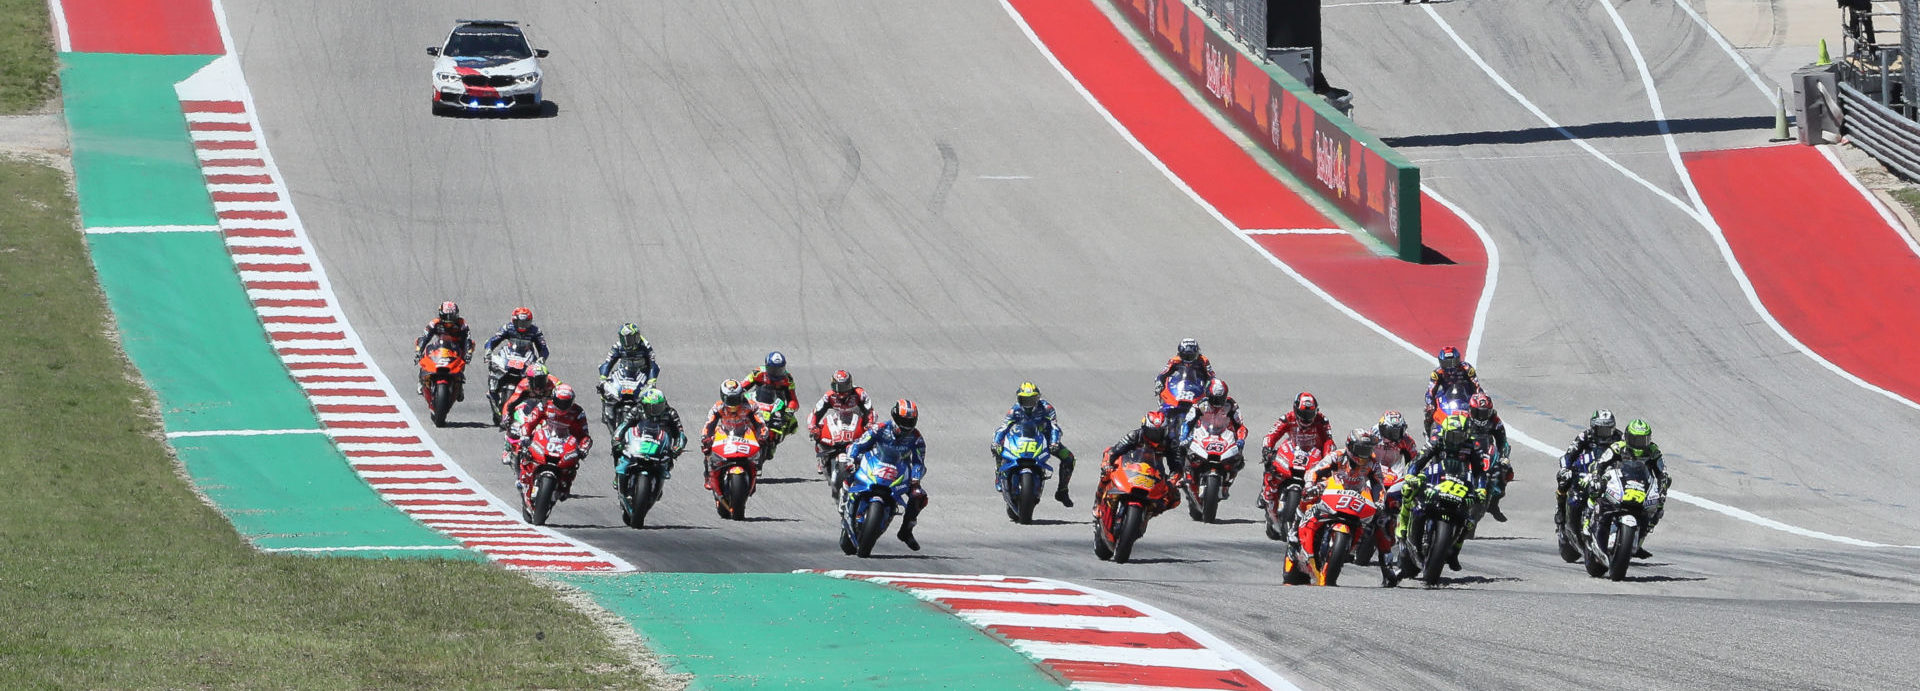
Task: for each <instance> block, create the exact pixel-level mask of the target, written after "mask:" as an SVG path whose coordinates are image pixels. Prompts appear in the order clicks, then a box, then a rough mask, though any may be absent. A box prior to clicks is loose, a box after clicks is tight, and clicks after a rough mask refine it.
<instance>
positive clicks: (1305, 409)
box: [1293, 391, 1320, 423]
mask: <svg viewBox="0 0 1920 691" xmlns="http://www.w3.org/2000/svg"><path fill="white" fill-rule="evenodd" d="M1319 414H1320V399H1317V398H1314V397H1313V394H1312V393H1311V392H1308V391H1302V392H1300V395H1299V396H1295V397H1294V399H1293V416H1294V418H1295V419H1297V420H1299V421H1300V422H1303V423H1304V422H1313V419H1314V417H1315V416H1318V415H1319Z"/></svg>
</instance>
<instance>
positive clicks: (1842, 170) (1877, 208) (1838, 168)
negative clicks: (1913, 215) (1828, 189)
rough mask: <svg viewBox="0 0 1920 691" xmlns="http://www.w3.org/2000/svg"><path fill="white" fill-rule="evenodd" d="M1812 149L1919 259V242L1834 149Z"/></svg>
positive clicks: (1827, 146)
mask: <svg viewBox="0 0 1920 691" xmlns="http://www.w3.org/2000/svg"><path fill="white" fill-rule="evenodd" d="M1814 148H1817V149H1819V150H1820V155H1822V156H1825V157H1826V158H1827V162H1828V163H1831V164H1833V171H1834V172H1836V173H1839V174H1840V179H1842V180H1846V181H1847V184H1849V185H1852V186H1853V191H1855V192H1858V193H1860V198H1861V199H1865V200H1866V201H1867V205H1868V206H1871V207H1873V210H1874V212H1875V213H1878V214H1880V220H1882V221H1885V222H1886V224H1887V230H1891V231H1893V236H1894V237H1897V238H1900V240H1901V241H1902V242H1905V243H1907V249H1909V250H1912V251H1913V254H1914V256H1917V257H1920V242H1916V241H1915V240H1914V239H1913V236H1912V235H1910V234H1908V233H1907V227H1906V226H1905V225H1902V224H1901V223H1900V219H1898V218H1895V217H1894V215H1893V211H1892V210H1890V209H1888V208H1887V206H1886V205H1885V204H1882V203H1880V198H1879V197H1876V196H1873V193H1872V192H1869V191H1867V187H1866V185H1862V184H1860V180H1859V179H1858V178H1855V177H1854V176H1853V171H1850V170H1847V165H1846V164H1845V163H1841V162H1840V157H1839V156H1838V155H1836V154H1834V148H1835V147H1834V146H1833V145H1830V144H1822V145H1820V146H1817V147H1814Z"/></svg>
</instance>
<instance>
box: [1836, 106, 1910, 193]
mask: <svg viewBox="0 0 1920 691" xmlns="http://www.w3.org/2000/svg"><path fill="white" fill-rule="evenodd" d="M1840 121H1841V126H1842V128H1844V129H1845V131H1846V134H1847V137H1848V140H1849V141H1851V142H1853V145H1854V146H1858V147H1860V149H1861V150H1863V151H1866V152H1867V153H1868V154H1870V155H1872V156H1873V157H1874V158H1877V159H1879V160H1880V162H1881V163H1885V164H1886V165H1887V167H1889V168H1892V169H1894V171H1896V172H1898V173H1900V174H1901V175H1903V176H1906V178H1907V179H1909V180H1920V123H1916V122H1914V121H1912V120H1908V119H1907V118H1905V117H1902V116H1901V115H1900V113H1899V112H1897V111H1895V110H1893V109H1892V108H1888V107H1886V106H1884V105H1881V104H1880V103H1879V102H1877V101H1875V100H1873V99H1872V98H1870V97H1868V96H1867V95H1866V94H1865V93H1862V92H1861V91H1860V90H1859V89H1855V88H1853V85H1851V84H1847V83H1845V82H1841V83H1840Z"/></svg>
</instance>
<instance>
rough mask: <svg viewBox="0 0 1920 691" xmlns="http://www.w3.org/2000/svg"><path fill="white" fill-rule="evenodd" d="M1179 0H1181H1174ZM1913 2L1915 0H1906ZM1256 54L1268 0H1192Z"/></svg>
mask: <svg viewBox="0 0 1920 691" xmlns="http://www.w3.org/2000/svg"><path fill="white" fill-rule="evenodd" d="M1174 1H1175V2H1178V1H1179V0H1174ZM1905 1H1907V2H1912V1H1913V0H1905ZM1192 2H1193V5H1194V6H1195V7H1198V8H1200V11H1202V12H1205V13H1207V14H1208V15H1209V16H1211V17H1213V19H1214V21H1217V22H1220V25H1221V26H1225V27H1226V28H1227V33H1230V34H1233V37H1234V38H1235V39H1238V40H1239V41H1240V43H1242V44H1244V45H1245V46H1246V47H1247V48H1248V49H1249V50H1250V51H1252V53H1253V54H1254V55H1263V56H1264V55H1266V54H1267V2H1268V0H1192Z"/></svg>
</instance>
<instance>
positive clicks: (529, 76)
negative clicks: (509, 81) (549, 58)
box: [513, 72, 540, 84]
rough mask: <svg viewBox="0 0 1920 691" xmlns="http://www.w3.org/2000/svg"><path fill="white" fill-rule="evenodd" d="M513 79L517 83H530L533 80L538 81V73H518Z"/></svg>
mask: <svg viewBox="0 0 1920 691" xmlns="http://www.w3.org/2000/svg"><path fill="white" fill-rule="evenodd" d="M513 81H514V82H515V83H519V84H532V83H534V82H537V81H540V73H539V72H528V73H526V74H523V75H520V76H519V77H518V78H515V79H514V80H513Z"/></svg>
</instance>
